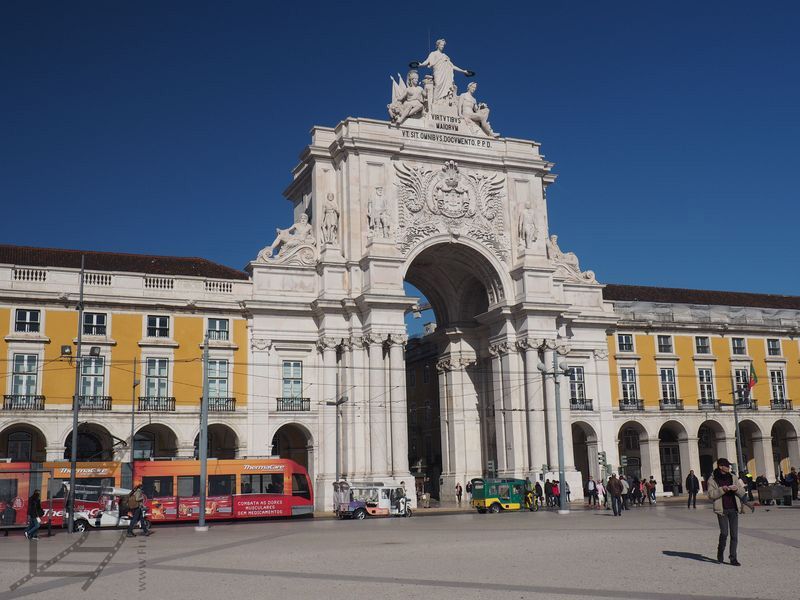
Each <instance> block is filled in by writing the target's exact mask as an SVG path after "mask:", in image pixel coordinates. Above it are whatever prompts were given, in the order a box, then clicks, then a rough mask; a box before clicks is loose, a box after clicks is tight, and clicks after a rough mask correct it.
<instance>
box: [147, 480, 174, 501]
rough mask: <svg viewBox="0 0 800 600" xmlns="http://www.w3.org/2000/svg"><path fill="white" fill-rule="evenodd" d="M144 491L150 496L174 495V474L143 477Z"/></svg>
mask: <svg viewBox="0 0 800 600" xmlns="http://www.w3.org/2000/svg"><path fill="white" fill-rule="evenodd" d="M142 493H143V494H144V495H145V496H147V497H148V498H159V497H164V496H172V475H169V476H163V475H162V476H161V477H142Z"/></svg>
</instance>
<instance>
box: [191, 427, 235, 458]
mask: <svg viewBox="0 0 800 600" xmlns="http://www.w3.org/2000/svg"><path fill="white" fill-rule="evenodd" d="M199 448H200V434H199V433H198V434H197V435H196V436H195V438H194V454H195V456H199V454H200V451H199ZM238 453H239V436H238V435H236V432H235V431H234V430H233V428H231V427H228V426H227V425H223V424H222V423H211V424H210V425H209V426H208V457H209V458H219V459H231V458H236V457H237V455H238Z"/></svg>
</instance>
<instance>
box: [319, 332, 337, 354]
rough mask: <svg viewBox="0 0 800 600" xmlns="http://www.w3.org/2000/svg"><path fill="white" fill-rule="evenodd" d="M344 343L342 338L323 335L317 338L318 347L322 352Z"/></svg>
mask: <svg viewBox="0 0 800 600" xmlns="http://www.w3.org/2000/svg"><path fill="white" fill-rule="evenodd" d="M341 343H342V340H341V338H334V337H328V336H323V337H321V338H319V339H318V340H317V349H318V350H319V351H320V352H324V351H325V350H335V349H336V348H337V347H338V346H339V344H341Z"/></svg>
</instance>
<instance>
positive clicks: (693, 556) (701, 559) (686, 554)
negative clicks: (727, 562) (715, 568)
mask: <svg viewBox="0 0 800 600" xmlns="http://www.w3.org/2000/svg"><path fill="white" fill-rule="evenodd" d="M662 554H664V555H665V556H677V557H678V558H689V559H691V560H696V561H699V562H708V563H714V564H715V565H716V564H719V563H718V562H717V561H716V560H714V559H713V558H709V557H708V556H703V555H702V554H696V553H694V552H676V551H674V550H664V551H663V552H662Z"/></svg>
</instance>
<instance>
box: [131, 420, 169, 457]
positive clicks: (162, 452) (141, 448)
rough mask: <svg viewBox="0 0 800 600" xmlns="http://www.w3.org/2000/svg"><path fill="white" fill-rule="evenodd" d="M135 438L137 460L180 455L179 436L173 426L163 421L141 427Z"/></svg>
mask: <svg viewBox="0 0 800 600" xmlns="http://www.w3.org/2000/svg"><path fill="white" fill-rule="evenodd" d="M133 440H134V442H133V444H134V445H133V456H134V459H135V460H148V459H150V458H174V457H175V456H177V455H178V436H177V435H176V434H175V432H174V431H173V430H172V428H171V427H169V426H167V425H164V424H162V423H150V424H148V425H145V426H144V427H141V428H139V430H138V431H137V432H136V434H135V435H134V436H133Z"/></svg>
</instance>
